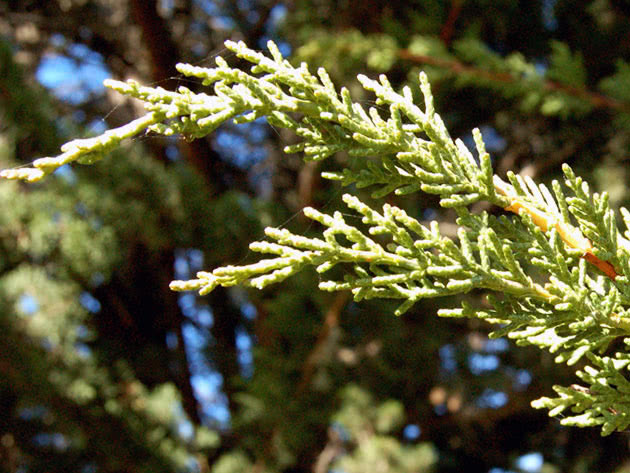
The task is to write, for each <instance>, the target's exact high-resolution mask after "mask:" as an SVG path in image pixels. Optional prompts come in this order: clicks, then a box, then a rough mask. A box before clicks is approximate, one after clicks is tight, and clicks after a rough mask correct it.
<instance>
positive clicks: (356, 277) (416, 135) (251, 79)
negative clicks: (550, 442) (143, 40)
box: [0, 41, 630, 435]
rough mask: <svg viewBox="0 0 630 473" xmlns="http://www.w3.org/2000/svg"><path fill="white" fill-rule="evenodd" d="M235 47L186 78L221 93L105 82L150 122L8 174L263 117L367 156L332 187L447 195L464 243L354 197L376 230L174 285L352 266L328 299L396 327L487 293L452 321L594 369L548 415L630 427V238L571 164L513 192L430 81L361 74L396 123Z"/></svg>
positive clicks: (324, 219)
mask: <svg viewBox="0 0 630 473" xmlns="http://www.w3.org/2000/svg"><path fill="white" fill-rule="evenodd" d="M226 47H227V48H228V49H230V50H231V51H233V52H234V53H236V54H237V56H239V57H241V58H243V59H245V60H246V61H248V62H250V63H251V64H252V68H251V72H250V73H248V72H245V71H242V70H239V69H234V68H231V67H230V66H229V65H228V64H227V62H226V61H225V60H223V59H222V58H217V61H216V62H217V67H215V68H201V67H195V66H190V65H186V64H179V65H178V66H177V69H178V71H179V72H181V73H182V74H184V75H187V76H190V77H196V78H198V79H200V80H201V81H202V82H203V84H204V85H206V86H212V88H213V93H212V94H205V93H193V92H192V91H190V90H189V89H186V88H184V87H180V88H179V89H178V90H177V91H176V92H169V91H166V90H163V89H161V88H159V87H157V88H152V87H144V86H141V85H139V84H137V83H136V82H133V81H128V82H126V83H123V82H118V81H111V80H110V81H107V82H106V85H107V86H108V87H110V88H112V89H114V90H116V91H118V92H120V93H121V94H124V95H128V96H130V97H134V98H137V99H139V100H141V101H142V102H143V104H144V106H145V108H146V109H147V114H146V115H145V116H144V117H141V118H139V119H137V120H134V121H133V122H131V123H129V124H128V125H125V126H122V127H119V128H116V129H113V130H109V131H107V132H105V133H104V134H102V135H100V136H97V137H95V138H89V139H84V140H75V141H72V142H70V143H68V144H66V145H64V147H62V150H61V151H62V154H60V155H59V156H57V157H49V158H41V159H38V160H36V161H34V162H33V165H32V167H27V168H20V169H8V170H4V171H2V172H1V173H0V176H2V177H4V178H6V179H22V180H26V181H29V182H34V181H38V180H40V179H42V178H43V177H44V176H46V175H47V174H50V173H52V172H53V171H55V170H56V169H57V168H59V167H60V166H62V165H64V164H67V163H71V162H74V161H77V162H79V163H84V164H90V163H92V162H94V161H95V160H97V159H100V158H101V157H103V155H104V154H105V153H107V151H108V150H110V149H112V148H113V147H115V146H118V145H119V144H120V142H121V141H122V140H123V139H125V138H131V137H133V136H137V135H138V134H141V133H145V132H152V133H156V134H162V135H167V136H170V135H174V134H180V135H183V136H185V137H189V138H196V137H201V136H204V135H207V134H208V133H211V132H212V131H213V130H215V129H216V128H217V127H218V126H219V125H220V124H222V123H224V122H225V121H227V120H231V119H233V120H234V121H235V122H237V123H245V122H250V121H253V120H255V119H257V118H259V117H267V119H268V120H269V122H270V123H271V124H273V125H274V126H278V127H283V128H287V129H290V130H292V131H293V132H294V133H295V134H296V135H297V136H298V137H300V138H301V140H302V141H301V142H300V143H299V144H297V145H292V146H287V147H286V148H285V151H286V152H287V153H295V152H302V153H304V157H305V159H307V160H322V159H326V158H328V157H330V156H332V155H333V154H335V153H337V152H339V151H345V152H347V153H349V154H350V155H351V156H357V157H367V156H372V157H375V158H376V159H375V160H370V161H368V160H362V162H363V163H364V167H363V169H362V170H361V171H360V172H358V173H357V172H353V171H351V170H350V169H343V170H342V171H341V172H339V173H324V177H327V178H329V179H335V180H338V181H340V182H341V183H342V184H343V185H349V184H356V185H357V187H359V188H361V187H371V188H373V189H374V196H376V197H383V196H384V195H387V194H389V193H392V192H393V193H396V194H408V193H413V192H419V191H422V192H425V193H429V194H434V195H437V196H438V197H439V199H440V204H441V205H442V206H443V207H447V208H454V209H455V211H456V212H457V215H458V220H457V223H458V225H459V230H458V233H457V238H449V237H447V236H445V235H442V234H441V233H440V230H439V226H438V224H437V223H436V222H432V223H431V224H430V225H429V226H428V227H427V226H424V225H422V224H421V223H420V222H418V221H417V220H416V219H414V218H413V217H412V216H410V215H408V214H407V213H406V212H405V211H404V210H402V209H399V208H397V207H394V206H391V205H388V204H385V205H384V206H383V207H382V208H381V209H378V210H377V209H373V208H371V207H370V206H368V205H367V204H365V203H363V202H361V201H360V200H359V199H358V198H357V197H356V196H353V195H350V194H345V195H344V196H343V201H344V202H345V204H346V205H347V206H348V208H349V209H350V210H351V211H352V212H354V213H355V214H357V215H359V216H360V217H361V222H362V225H363V226H362V227H358V226H353V225H351V224H349V223H348V222H347V221H346V219H345V218H344V216H343V215H342V214H341V213H340V212H335V213H334V214H333V215H327V214H325V213H322V212H319V211H317V210H315V209H312V208H306V209H304V214H305V215H306V217H308V218H309V219H311V220H313V221H315V222H318V223H319V224H320V225H321V226H322V227H323V231H322V234H321V238H307V237H304V236H301V235H295V234H293V233H291V232H289V231H288V230H286V229H277V228H267V229H266V230H265V233H266V235H267V237H268V238H269V240H271V241H262V242H254V243H252V244H251V245H250V248H251V250H252V251H255V252H258V253H263V254H267V255H270V256H271V257H268V258H266V259H265V258H263V259H261V260H259V261H258V262H256V263H253V264H249V265H244V266H225V267H221V268H216V269H214V270H213V271H211V272H209V271H201V272H199V273H197V275H196V278H195V279H192V280H189V281H173V282H172V283H171V288H172V289H173V290H176V291H190V290H195V291H199V293H200V294H207V293H209V292H211V291H212V290H214V289H215V288H216V287H218V286H225V287H230V286H235V285H243V286H249V287H254V288H258V289H262V288H264V287H266V286H268V285H270V284H274V283H278V282H280V281H283V280H284V279H286V278H288V277H290V276H291V275H293V274H295V273H297V272H299V271H302V270H304V269H306V268H307V267H314V269H315V270H316V271H317V272H318V273H320V274H321V275H322V276H325V275H326V274H327V273H328V272H329V271H330V270H331V269H332V268H333V267H336V266H342V267H344V269H345V271H344V273H345V276H344V277H343V279H341V280H335V279H329V280H322V282H321V283H320V284H319V287H320V289H322V290H324V291H342V290H348V291H351V293H352V295H353V297H354V299H355V300H357V301H359V300H362V299H370V298H389V299H398V300H399V301H400V305H399V307H398V308H397V309H396V311H395V313H396V314H397V315H400V314H403V313H404V312H405V311H407V310H409V309H410V308H411V307H412V306H413V304H414V303H415V302H417V301H418V300H420V299H424V298H433V297H442V296H450V295H455V294H464V293H467V292H469V291H471V290H478V289H481V290H485V291H489V293H490V294H489V295H488V302H489V303H490V308H489V309H484V310H481V309H475V308H473V307H471V306H470V305H469V304H467V303H463V304H462V306H461V307H459V308H450V309H442V310H440V311H439V315H441V316H444V317H476V318H480V319H483V320H487V321H488V322H490V323H493V324H500V325H501V327H500V328H499V329H497V330H496V331H495V332H494V333H493V336H496V337H498V336H508V337H510V338H512V339H514V340H516V343H517V344H518V345H536V346H538V347H540V348H541V349H545V350H548V351H549V352H551V353H554V354H555V355H556V361H557V362H558V363H566V364H567V365H569V366H571V365H574V364H575V363H577V362H578V361H579V360H581V359H583V358H585V357H586V359H587V360H588V362H589V363H590V364H589V365H588V366H586V367H585V368H584V369H583V370H580V371H578V372H577V375H578V376H579V377H580V378H581V379H582V380H583V381H584V383H586V385H587V386H578V385H573V386H570V387H559V386H556V387H555V388H554V390H555V391H556V392H557V394H558V397H557V398H542V399H539V400H538V401H535V402H534V403H533V405H534V407H537V408H543V407H544V408H547V409H550V415H559V414H560V413H562V412H563V411H565V410H570V411H572V412H573V413H574V414H575V415H571V416H568V417H564V418H563V420H562V423H564V424H567V425H577V426H592V425H598V426H601V428H602V434H603V435H607V434H609V433H611V432H613V431H615V430H623V429H626V428H627V427H628V425H630V406H629V404H628V401H629V400H630V398H629V397H628V396H629V394H628V393H630V382H629V381H628V380H627V378H626V377H625V376H624V374H623V373H625V370H626V369H628V366H629V365H630V355H629V354H628V353H627V352H625V351H620V352H616V353H614V354H613V356H612V357H611V356H608V355H610V354H609V353H607V356H603V353H604V352H606V350H608V348H609V346H610V344H611V342H612V341H613V340H615V339H617V338H619V337H622V338H623V340H624V343H625V344H626V345H628V344H630V337H629V336H628V335H629V334H630V315H629V312H628V305H629V304H630V284H629V283H628V281H629V278H630V264H629V255H630V242H629V241H628V239H626V237H628V236H630V233H629V231H628V230H626V233H625V235H626V237H624V236H623V235H622V234H621V232H620V230H619V228H618V226H617V223H616V219H615V216H614V213H613V212H612V210H611V209H610V207H609V203H608V197H607V195H606V194H605V193H604V194H601V195H599V194H591V193H590V190H589V187H588V185H587V184H586V183H585V182H583V181H582V179H581V178H579V177H577V176H575V174H574V173H573V171H572V170H571V169H570V168H569V167H568V166H566V165H565V166H564V168H563V170H564V174H565V180H564V183H565V189H564V190H563V187H562V185H561V184H560V183H559V182H555V181H554V182H553V184H552V189H551V190H550V189H548V188H547V187H546V186H544V185H539V184H536V183H535V182H533V181H532V180H531V179H528V178H522V177H521V176H518V175H514V174H509V175H508V181H509V182H505V181H504V180H502V179H500V178H499V177H498V176H496V175H494V173H493V171H492V166H491V159H490V156H489V154H488V153H487V151H486V149H485V145H484V142H483V137H482V135H481V132H480V131H479V130H474V133H473V136H474V142H475V148H476V153H477V155H478V157H479V158H478V159H476V158H475V157H474V155H473V153H472V152H471V151H470V150H469V149H468V148H467V147H466V146H465V144H464V143H463V142H462V141H461V140H453V139H452V138H451V136H450V135H449V133H448V130H447V129H446V127H445V125H444V122H443V121H442V119H441V118H440V116H439V115H438V114H437V113H436V111H435V109H434V106H433V97H432V94H431V89H430V86H429V83H428V81H427V77H426V75H424V74H420V87H421V92H422V95H423V97H424V106H423V107H422V108H421V107H419V106H418V105H417V104H415V103H414V102H413V100H412V93H411V90H410V89H409V88H404V89H403V90H402V92H401V93H398V92H396V91H395V90H394V89H393V87H392V86H391V84H390V83H389V81H388V80H387V78H386V77H385V76H380V77H379V79H378V80H372V79H369V78H368V77H365V76H359V81H360V82H361V84H362V85H363V87H364V88H365V89H367V90H369V91H372V92H373V93H374V94H375V96H376V99H377V104H378V105H380V106H383V107H384V109H385V110H387V113H384V112H383V111H382V110H383V109H376V108H374V107H371V108H369V109H368V110H365V109H364V107H363V106H361V105H360V104H357V103H354V102H352V99H351V97H350V94H349V92H348V90H347V89H345V88H342V89H341V90H340V91H337V90H336V88H335V86H334V84H333V83H332V81H331V80H330V78H329V76H328V74H327V73H326V71H325V70H323V69H319V70H318V71H317V74H316V75H313V74H311V73H310V72H309V71H308V68H307V66H306V65H305V64H302V65H300V66H299V67H293V66H292V65H291V64H290V63H289V62H288V61H286V60H285V59H284V58H283V57H282V56H281V54H280V52H279V50H278V48H277V47H276V46H275V45H274V44H273V43H272V42H270V43H269V44H268V47H269V52H270V54H271V57H268V56H266V55H264V54H261V53H259V52H257V51H254V50H251V49H249V48H248V47H247V46H246V45H245V44H244V43H242V42H240V43H235V42H230V41H228V42H227V43H226ZM567 194H568V196H567ZM480 201H485V202H488V203H490V204H492V205H495V206H498V207H500V208H502V209H505V210H506V211H509V212H512V213H513V214H514V215H513V216H512V218H507V217H505V216H503V217H499V218H496V217H493V216H491V215H488V214H487V213H485V212H482V213H480V214H473V213H471V212H470V210H469V207H470V206H471V204H474V203H476V202H480ZM621 214H622V217H623V220H624V223H625V225H626V228H630V226H629V224H630V212H628V211H627V210H625V209H622V210H621ZM374 236H378V237H379V238H378V240H377V239H375V238H372V237H374ZM531 267H534V268H537V269H539V270H540V271H542V273H543V274H548V275H549V276H548V278H547V279H546V280H540V278H534V277H533V276H531V275H530V274H528V270H529V268H531Z"/></svg>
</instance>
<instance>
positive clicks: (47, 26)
mask: <svg viewBox="0 0 630 473" xmlns="http://www.w3.org/2000/svg"><path fill="white" fill-rule="evenodd" d="M270 38H271V39H273V40H274V41H276V42H277V43H278V44H279V45H280V46H281V48H282V50H283V52H284V53H285V54H286V55H288V56H290V57H291V58H292V60H294V61H295V62H296V63H297V62H299V61H306V62H308V64H309V65H310V68H311V70H315V68H316V67H317V66H320V65H321V66H324V67H326V68H327V70H328V71H329V73H330V74H331V76H332V77H333V79H334V80H335V82H336V84H337V85H338V86H341V85H345V86H347V87H348V88H349V89H350V90H351V91H352V93H353V97H354V98H355V100H359V101H364V102H365V103H371V101H372V100H373V98H372V97H371V96H370V95H369V94H368V93H366V92H365V91H364V90H362V89H361V87H360V86H359V84H358V82H357V81H356V79H355V77H356V74H358V73H365V74H368V75H371V76H375V75H377V74H380V73H386V74H387V75H388V77H389V79H390V81H391V82H392V83H393V84H395V85H396V86H397V87H402V86H403V85H405V84H409V85H411V86H412V87H413V88H414V90H415V91H416V92H418V90H417V77H418V72H419V71H420V70H424V71H426V72H427V73H428V74H429V79H430V80H431V82H432V86H433V91H434V95H435V100H436V108H437V110H438V111H439V112H440V114H441V115H442V116H443V117H444V119H445V120H446V121H447V127H448V128H449V130H451V133H452V135H453V136H457V137H461V138H462V139H463V140H464V141H465V142H467V143H470V142H472V136H471V130H472V128H473V127H480V128H481V129H482V131H483V133H484V136H485V138H486V140H487V147H488V150H489V151H490V152H491V153H492V155H493V160H494V165H495V169H496V170H497V172H498V173H499V174H501V175H504V174H505V172H507V171H508V170H513V171H515V172H520V173H522V174H527V175H529V176H532V177H534V178H535V179H537V180H541V181H544V182H548V181H550V180H551V179H552V178H554V177H555V176H557V175H558V174H559V169H560V165H561V164H562V163H563V162H568V163H569V164H571V166H572V167H573V168H574V169H575V170H576V171H577V172H579V173H580V174H582V175H583V176H584V177H586V178H587V179H590V180H591V182H593V183H594V185H595V187H596V188H598V189H599V190H603V189H606V190H608V191H609V192H610V193H611V200H612V201H613V203H614V205H616V206H619V205H622V204H623V205H626V206H627V205H628V204H629V203H630V202H629V199H628V193H627V190H626V189H627V185H626V183H627V177H628V171H627V169H628V158H629V156H630V154H629V151H630V92H629V91H630V87H629V86H628V85H629V84H630V6H629V5H628V3H627V2H625V1H622V0H592V1H586V0H575V1H568V0H540V1H531V0H521V1H518V0H497V1H489V0H450V1H431V0H427V1H419V0H418V1H405V2H403V1H399V0H393V1H388V2H381V1H366V2H352V1H347V0H339V1H329V0H286V1H280V0H259V1H257V0H240V1H237V2H232V1H223V0H215V1H211V0H161V1H158V0H129V1H122V0H48V1H38V0H5V1H4V2H2V3H0V167H1V168H7V167H15V166H20V165H23V164H27V163H29V162H31V161H32V160H33V159H35V158H37V157H41V156H46V155H55V154H57V150H58V147H59V145H60V144H62V143H63V142H65V141H66V140H68V139H71V138H74V137H77V136H88V135H90V134H94V133H97V132H101V131H102V130H104V129H105V128H108V127H114V126H119V125H121V124H123V123H126V122H128V121H130V120H131V119H133V118H134V117H136V116H137V115H138V113H139V110H138V109H137V107H138V106H137V104H135V103H132V102H130V101H127V100H125V99H122V98H120V97H117V96H116V95H115V94H113V93H109V92H106V91H105V90H104V89H103V88H102V86H101V85H100V84H101V81H102V79H103V78H105V77H114V78H117V79H127V78H135V79H137V80H139V81H141V82H143V83H147V84H153V85H160V86H162V87H165V88H171V89H172V88H175V87H177V86H178V85H185V86H186V87H189V88H192V89H194V90H201V86H200V85H199V84H196V83H194V82H191V81H190V80H187V79H186V80H185V79H184V78H182V77H179V76H177V75H176V73H175V67H174V66H175V64H176V63H177V62H190V63H194V64H196V65H212V64H213V58H214V57H215V56H216V55H218V54H221V53H222V52H225V50H224V49H223V47H222V43H223V41H224V40H226V39H243V40H245V41H246V42H247V43H248V44H249V45H250V46H251V47H263V46H264V44H265V42H266V40H267V39H270ZM226 59H227V60H228V61H230V62H232V63H233V64H234V63H236V64H238V61H237V60H236V59H235V58H233V57H231V55H229V54H227V55H226ZM292 140H295V138H294V137H291V136H290V135H288V134H287V133H286V132H285V131H281V130H275V129H273V128H271V127H269V126H268V125H267V124H266V123H265V122H264V121H261V122H256V123H253V124H249V125H247V126H234V125H225V126H223V127H222V128H221V129H220V130H219V131H218V132H217V133H215V134H213V135H212V136H210V137H208V138H207V139H203V140H196V141H190V142H189V141H186V140H184V139H166V138H158V137H153V136H150V135H149V136H144V137H141V138H139V139H136V140H134V141H132V142H130V143H128V144H127V145H126V146H124V147H123V148H122V149H120V150H118V151H115V152H113V153H112V154H111V156H109V157H107V158H106V159H104V160H103V161H101V162H99V163H97V164H95V165H94V166H90V167H86V168H83V167H82V166H74V167H72V168H66V167H64V168H62V169H60V170H59V171H57V173H55V175H53V176H52V177H51V178H49V179H46V180H45V181H44V182H43V183H42V184H37V185H24V184H19V183H15V182H1V183H0V209H1V211H0V327H1V329H0V347H1V348H0V470H1V471H6V472H40V471H47V472H62V471H63V472H70V471H76V472H81V473H91V472H149V471H150V472H156V471H169V472H171V471H176V472H180V471H182V472H184V471H190V472H212V473H236V472H252V473H263V472H264V473H275V472H283V473H301V472H313V473H372V472H384V473H385V472H387V473H420V472H460V471H466V472H469V473H475V472H479V473H502V472H507V471H514V472H517V471H522V472H528V473H536V472H540V473H551V472H576V473H577V472H617V473H621V472H627V471H630V455H628V440H629V437H628V435H627V434H625V433H623V434H614V435H611V436H610V437H607V438H601V437H600V436H599V431H598V430H596V429H593V430H589V429H586V430H579V429H568V428H564V427H561V426H560V425H559V424H558V422H557V420H554V419H549V418H547V416H546V413H545V412H541V411H535V410H533V409H532V408H531V407H530V405H529V403H530V402H531V400H533V399H535V398H537V397H540V396H542V395H549V394H550V393H551V385H553V384H555V383H571V382H572V379H571V376H570V374H569V373H566V372H564V370H563V367H562V366H561V365H555V364H554V363H553V360H552V358H551V357H550V356H548V355H546V354H544V353H540V352H537V351H535V350H533V349H527V348H520V347H519V348H516V347H515V346H513V344H512V343H511V342H509V341H508V340H501V339H500V340H489V339H488V338H487V333H488V331H489V327H487V326H485V325H482V324H481V323H479V322H477V321H458V322H453V321H451V320H448V321H446V320H440V319H438V318H437V317H436V315H435V313H436V311H437V308H438V307H441V306H448V305H455V304H454V302H455V301H449V300H429V301H425V302H423V303H422V304H417V305H416V306H415V307H414V308H413V309H412V310H411V311H410V312H409V313H407V314H406V315H405V316H403V317H401V318H396V317H394V316H393V315H392V312H393V306H392V305H390V304H388V303H386V302H382V301H368V302H365V303H361V304H355V303H353V302H352V301H351V299H350V298H349V297H348V295H347V294H328V293H320V292H318V291H316V290H314V288H315V286H316V283H317V281H316V275H315V274H313V273H305V274H300V275H299V276H298V277H295V278H293V279H292V280H290V281H288V282H286V283H283V284H282V285H280V286H277V287H274V288H271V289H267V290H265V291H263V292H253V291H251V292H250V291H245V290H243V289H233V290H224V289H218V290H217V291H216V292H214V293H212V294H211V295H210V296H208V297H205V298H199V297H197V296H195V295H193V294H184V295H180V294H176V293H173V292H171V291H169V289H168V283H169V281H170V280H172V279H175V278H188V277H190V276H191V275H193V274H194V272H196V271H197V270H200V269H204V268H212V267H215V266H217V265H224V264H229V263H243V262H246V261H250V260H253V259H254V258H253V256H252V255H250V254H249V253H248V250H247V244H248V243H249V242H250V241H252V240H254V239H258V238H261V237H262V228H264V226H266V225H274V226H285V227H287V228H289V229H291V230H292V231H295V232H301V233H307V234H308V233H309V232H312V231H314V229H313V228H311V227H310V226H309V224H308V222H307V221H306V219H304V218H303V217H302V216H301V214H300V209H301V208H302V207H304V206H306V205H310V206H313V207H315V208H318V209H322V210H325V211H326V212H331V211H333V210H336V206H338V205H339V200H340V199H339V196H340V194H341V192H342V190H341V189H340V188H339V186H338V185H336V184H335V183H330V182H327V181H325V180H322V179H321V178H320V177H319V173H320V172H322V171H330V170H335V168H336V167H338V165H339V162H348V160H350V159H351V158H349V157H348V156H344V155H339V156H337V161H335V160H328V161H326V162H324V163H319V164H318V163H306V164H304V163H303V162H301V161H300V159H299V157H296V156H285V155H283V154H282V152H281V149H282V147H283V146H284V145H286V144H290V143H292V142H293V141H292ZM369 191H370V190H369V189H365V190H362V191H359V193H361V192H364V193H365V195H361V198H362V199H366V200H368V201H369V199H370V197H369ZM388 199H390V200H392V203H395V204H396V205H398V206H401V207H404V208H405V209H406V210H407V212H408V213H409V214H410V215H413V216H414V217H417V218H420V219H424V220H438V221H440V224H441V228H442V229H443V230H444V229H448V228H452V227H449V225H450V224H451V223H452V222H453V218H454V216H453V215H452V214H451V213H449V212H448V211H445V210H443V209H440V208H439V206H438V205H437V201H436V199H435V198H434V197H432V196H423V197H418V196H417V195H414V196H412V197H388ZM394 201H395V202H394ZM477 210H481V209H477ZM469 297H471V298H480V297H481V294H471V295H469Z"/></svg>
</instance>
